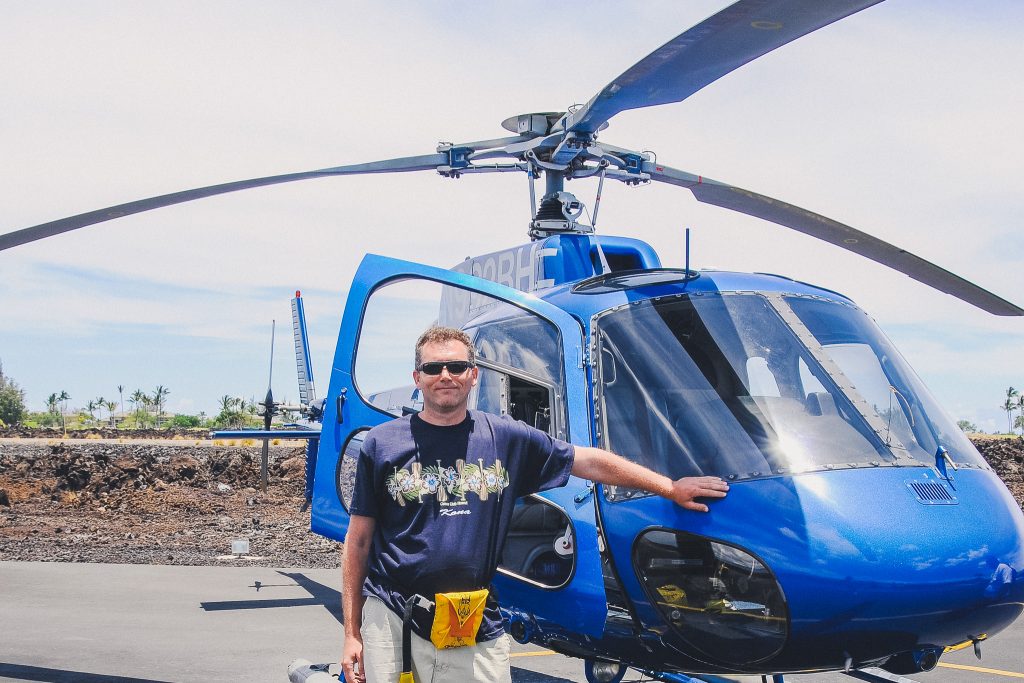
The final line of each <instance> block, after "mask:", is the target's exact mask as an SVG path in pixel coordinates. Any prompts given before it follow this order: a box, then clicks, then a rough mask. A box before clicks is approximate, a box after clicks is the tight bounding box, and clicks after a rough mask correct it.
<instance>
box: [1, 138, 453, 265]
mask: <svg viewBox="0 0 1024 683" xmlns="http://www.w3.org/2000/svg"><path fill="white" fill-rule="evenodd" d="M448 161H449V159H448V155H447V154H424V155H422V156H416V157H401V158H398V159H387V160H384V161H371V162H369V163H365V164H352V165H350V166H335V167H333V168H322V169H319V170H316V171H304V172H301V173H286V174H284V175H274V176H266V177H264V178H252V179H250V180H238V181H235V182H231V183H223V184H220V185H209V186H207V187H197V188H195V189H193V190H184V191H182V192H172V193H171V194H165V195H160V196H159V197H150V198H148V199H139V200H137V201H134V202H128V203H127V204H118V205H117V206H108V207H107V208H105V209H99V210H97V211H89V212H88V213H80V214H78V215H77V216H69V217H68V218H61V219H59V220H55V221H51V222H49V223H42V224H40V225H34V226H32V227H30V228H22V229H21V230H15V231H14V232H9V233H6V234H3V235H0V251H3V250H4V249H10V248H11V247H16V246H18V245H20V244H26V243H28V242H34V241H35V240H41V239H43V238H44V237H53V236H54V235H59V234H61V233H62V232H69V231H71V230H77V229H78V228H84V227H85V226H87V225H93V224H95V223H102V222H104V221H109V220H113V219H115V218H121V217H122V216H128V215H130V214H133V213H141V212H143V211H149V210H150V209H159V208H160V207H163V206H171V205H172V204H181V203H183V202H190V201H192V200H194V199H202V198H203V197H212V196H213V195H218V194H226V193H228V192H236V191H238V190H248V189H251V188H254V187H263V186H264V185H278V184H280V183H290V182H293V181H296V180H308V179H310V178H323V177H326V176H335V175H359V174H364V173H398V172H404V171H428V170H429V171H432V170H434V169H436V168H437V167H438V166H442V165H444V164H447V163H448Z"/></svg>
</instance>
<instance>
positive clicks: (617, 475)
mask: <svg viewBox="0 0 1024 683" xmlns="http://www.w3.org/2000/svg"><path fill="white" fill-rule="evenodd" d="M415 360H416V363H415V366H416V369H415V370H414V371H413V374H412V376H413V380H414V381H415V383H416V386H417V387H418V388H419V390H420V393H421V395H422V397H423V409H422V411H420V412H419V413H418V414H417V415H412V416H408V417H405V418H401V419H396V420H392V421H391V422H388V423H385V424H383V425H380V426H378V427H376V428H375V429H372V430H370V432H369V433H367V435H366V438H365V440H364V441H363V447H362V449H361V451H360V454H359V461H358V466H357V473H356V483H355V490H354V492H353V495H352V501H351V505H350V506H349V511H350V513H351V521H350V523H349V530H348V535H347V537H346V539H345V552H344V556H343V559H342V572H343V584H342V605H343V611H344V615H345V645H344V652H343V654H342V662H341V663H342V668H343V670H344V673H345V677H346V680H348V681H370V682H371V683H377V682H378V681H381V682H383V681H388V682H389V683H390V682H394V681H397V680H398V674H399V672H401V671H402V670H403V667H402V659H403V652H402V645H403V616H404V615H405V609H406V603H407V602H413V603H414V602H415V601H410V598H411V597H412V596H413V595H415V594H418V595H422V596H425V597H427V598H429V599H431V600H432V599H433V598H434V596H435V594H437V593H444V592H447V591H471V590H475V589H482V588H486V587H487V586H488V585H489V584H490V582H491V579H492V578H493V576H494V572H495V566H496V564H497V558H498V556H499V555H500V550H501V545H502V542H503V540H504V538H505V534H506V532H507V531H508V525H509V521H510V520H511V516H512V510H513V507H514V505H515V500H516V498H518V497H521V496H525V495H528V494H531V493H535V492H537V491H543V490H546V489H550V488H554V487H557V486H563V485H564V484H565V483H566V481H567V480H568V477H569V473H570V472H571V473H572V474H574V475H576V476H578V477H582V478H584V479H590V480H593V481H597V482H601V483H606V484H614V485H617V486H625V487H630V488H639V489H644V490H647V491H650V492H651V493H656V494H658V495H661V496H664V497H665V498H668V499H670V500H672V501H674V502H676V503H678V504H679V505H681V506H683V507H685V508H687V509H690V510H694V511H697V512H707V511H708V507H707V505H705V504H703V503H699V502H697V501H696V499H697V498H722V497H724V496H725V495H726V491H728V488H729V487H728V484H726V483H725V482H724V481H722V480H721V479H719V478H717V477H687V478H683V479H678V480H676V481H672V480H671V479H669V478H668V477H666V476H663V475H660V474H657V473H655V472H652V471H651V470H648V469H646V468H644V467H642V466H640V465H637V464H636V463H633V462H630V461H628V460H626V459H624V458H620V457H619V456H617V455H614V454H612V453H609V452H608V451H604V450H601V449H599V448H591V447H585V446H573V445H571V444H568V443H566V442H564V441H560V440H558V439H554V438H552V437H550V436H549V435H548V434H546V433H544V432H542V431H540V430H537V429H534V428H532V427H529V426H527V425H526V424H524V423H522V422H516V421H514V420H512V419H510V418H507V417H504V418H502V417H497V416H494V415H489V414H487V413H483V412H479V411H475V410H474V411H470V410H468V409H467V405H468V400H469V393H470V390H471V389H472V388H473V386H474V385H475V384H476V381H477V375H478V370H477V368H476V364H475V362H476V356H475V350H474V348H473V346H472V343H471V342H470V339H469V337H467V336H466V334H465V333H463V332H461V331H460V330H456V329H452V328H445V327H433V328H431V329H429V330H427V331H426V332H424V333H423V335H422V336H421V337H420V338H419V340H418V341H417V342H416V359H415ZM415 631H416V632H415V633H413V634H411V635H410V640H411V659H412V662H411V664H412V667H411V668H412V671H413V673H414V675H415V677H416V681H417V683H428V682H429V681H431V680H435V681H437V680H452V681H463V680H477V681H503V682H508V681H511V667H510V664H509V650H510V647H511V643H510V641H509V637H508V635H507V634H504V631H503V629H502V625H501V617H500V615H499V613H498V610H497V604H496V603H495V601H494V600H493V598H489V599H488V601H487V603H486V607H485V608H484V609H483V619H482V623H481V624H480V626H479V630H478V631H477V632H476V636H475V643H476V644H475V645H472V644H470V645H465V646H462V647H453V648H451V649H437V648H435V646H434V645H433V644H432V643H431V642H430V640H428V639H429V638H430V637H431V633H430V625H429V624H426V625H424V624H422V623H420V624H416V628H415ZM469 642H471V643H472V642H474V641H473V640H470V641H469Z"/></svg>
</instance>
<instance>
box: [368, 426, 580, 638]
mask: <svg viewBox="0 0 1024 683" xmlns="http://www.w3.org/2000/svg"><path fill="white" fill-rule="evenodd" d="M574 454H575V451H574V450H573V446H572V445H571V444H569V443H566V442H565V441H561V440H559V439H554V438H552V437H551V436H549V435H548V434H546V433H544V432H542V431H540V430H538V429H534V428H533V427H530V426H529V425H527V424H526V423H524V422H518V421H516V420H513V419H512V418H510V417H507V416H506V417H498V416H495V415H491V414H489V413H483V412H480V411H476V410H472V411H469V414H468V415H467V417H466V419H465V420H463V421H462V422H461V423H459V424H457V425H452V426H446V427H439V426H437V425H432V424H430V423H428V422H425V421H424V420H422V419H420V417H419V416H417V415H412V416H408V417H403V418H400V419H396V420H392V421H390V422H386V423H384V424H382V425H379V426H378V427H375V428H374V429H371V430H370V431H369V432H368V433H367V434H366V438H365V440H364V441H363V446H362V448H361V449H360V451H359V462H358V466H357V469H356V479H355V489H354V490H353V493H352V502H351V505H350V506H349V511H350V512H351V513H352V514H354V515H362V516H366V517H373V518H374V519H375V520H376V530H375V532H374V538H373V547H372V548H371V550H370V556H369V561H368V565H369V566H368V569H367V576H366V582H365V584H364V585H363V593H364V595H373V596H376V597H378V598H380V599H381V600H382V601H383V602H384V603H385V604H386V605H387V606H388V607H389V608H390V609H391V610H392V611H394V612H395V613H397V614H399V615H401V614H402V610H403V606H404V604H405V599H406V598H407V597H408V596H410V595H412V594H415V593H418V594H420V595H424V596H426V597H428V598H430V599H433V597H434V594H435V593H445V592H449V591H464V590H476V589H478V588H486V587H487V586H488V585H490V583H491V579H493V578H494V573H495V569H496V567H497V563H498V557H500V556H501V549H502V546H503V545H504V539H505V535H506V532H507V531H508V526H509V521H510V520H511V518H512V510H513V508H514V507H515V502H516V498H519V497H521V496H525V495H529V494H531V493H536V492H538V491H544V490H546V489H550V488H555V487H557V486H562V485H564V484H565V483H566V481H567V480H568V478H569V472H570V470H571V469H572V463H573V456H574ZM502 630H503V628H502V624H501V616H500V614H499V613H498V610H497V606H496V604H495V603H494V601H489V602H488V608H487V610H486V611H485V612H484V623H483V624H482V625H481V627H480V631H479V634H478V637H477V640H478V641H485V640H491V639H493V638H497V637H498V636H499V635H501V633H502ZM421 635H422V634H421Z"/></svg>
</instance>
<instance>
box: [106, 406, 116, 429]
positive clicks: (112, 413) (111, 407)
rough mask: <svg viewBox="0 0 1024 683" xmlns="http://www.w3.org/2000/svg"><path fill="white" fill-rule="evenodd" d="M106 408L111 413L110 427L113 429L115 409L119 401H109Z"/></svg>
mask: <svg viewBox="0 0 1024 683" xmlns="http://www.w3.org/2000/svg"><path fill="white" fill-rule="evenodd" d="M106 406H107V412H108V413H109V415H108V416H107V417H108V418H109V419H110V426H111V427H113V426H114V409H115V408H117V401H114V400H110V401H107V403H106Z"/></svg>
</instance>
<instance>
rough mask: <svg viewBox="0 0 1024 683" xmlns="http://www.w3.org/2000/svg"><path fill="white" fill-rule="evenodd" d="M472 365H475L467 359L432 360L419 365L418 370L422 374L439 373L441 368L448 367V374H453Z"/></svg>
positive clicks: (462, 371) (458, 373) (461, 372)
mask: <svg viewBox="0 0 1024 683" xmlns="http://www.w3.org/2000/svg"><path fill="white" fill-rule="evenodd" d="M472 367H475V365H474V364H473V363H470V362H469V361H468V360H449V361H434V362H430V363H424V364H423V365H421V366H420V372H422V373H423V374H424V375H440V374H441V371H442V370H444V369H445V368H448V374H449V375H452V376H455V375H461V374H463V373H464V372H466V370H469V369H470V368H472Z"/></svg>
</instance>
